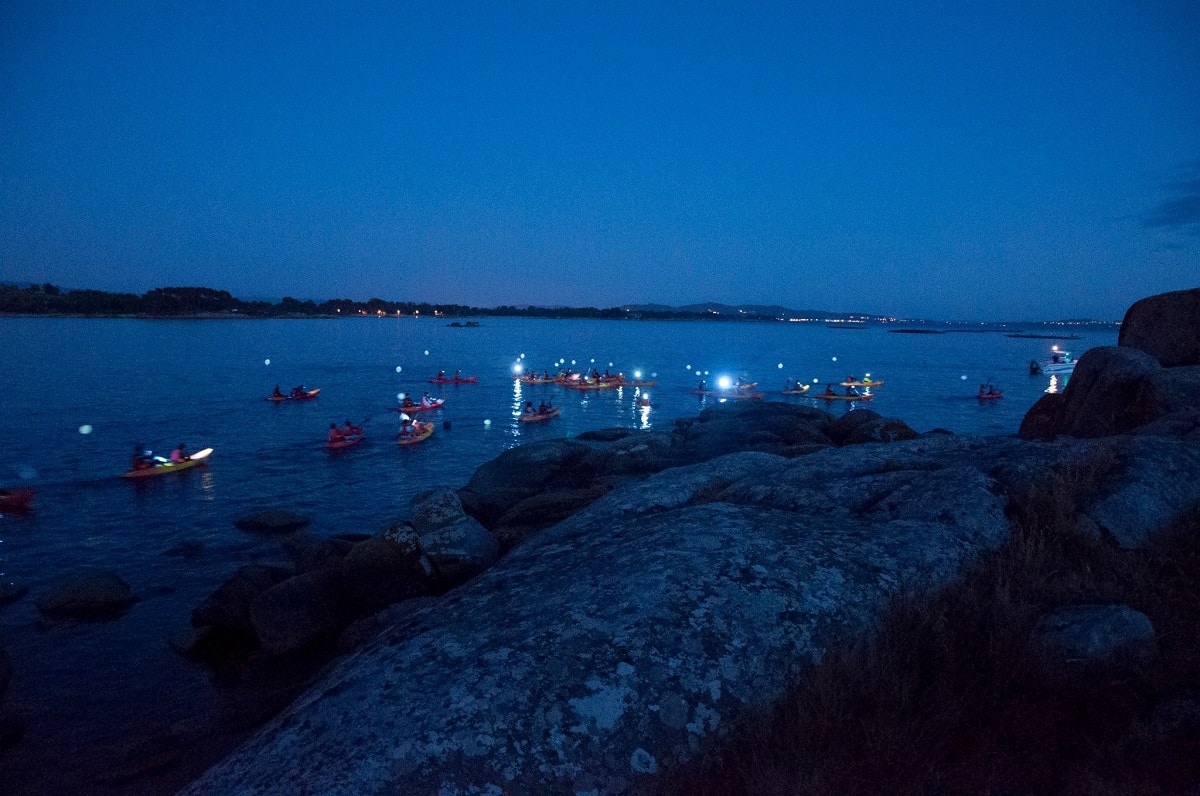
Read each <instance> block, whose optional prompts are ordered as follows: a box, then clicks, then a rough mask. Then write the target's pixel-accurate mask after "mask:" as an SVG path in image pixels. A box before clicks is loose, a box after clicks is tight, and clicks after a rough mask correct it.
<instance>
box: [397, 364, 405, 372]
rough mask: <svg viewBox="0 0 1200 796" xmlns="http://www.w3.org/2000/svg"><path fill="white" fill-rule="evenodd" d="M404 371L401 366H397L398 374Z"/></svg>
mask: <svg viewBox="0 0 1200 796" xmlns="http://www.w3.org/2000/svg"><path fill="white" fill-rule="evenodd" d="M402 370H404V368H402V367H400V366H399V365H397V366H396V372H397V373H399V372H400V371H402Z"/></svg>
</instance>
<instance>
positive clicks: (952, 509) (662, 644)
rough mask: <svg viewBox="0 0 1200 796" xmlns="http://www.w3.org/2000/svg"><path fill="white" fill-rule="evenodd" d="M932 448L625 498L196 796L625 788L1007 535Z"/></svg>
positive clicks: (570, 526) (757, 463)
mask: <svg viewBox="0 0 1200 796" xmlns="http://www.w3.org/2000/svg"><path fill="white" fill-rule="evenodd" d="M931 444H934V445H944V446H946V447H947V448H968V447H970V444H969V443H966V442H964V441H963V440H961V439H958V438H953V437H947V438H941V439H940V440H936V441H934V442H931V443H926V441H923V440H918V441H915V442H913V443H907V444H906V446H901V445H896V446H863V447H862V448H859V449H856V452H855V455H853V456H850V455H844V454H839V453H838V452H836V451H828V452H827V453H828V456H827V455H826V453H821V454H816V455H814V456H809V457H803V458H800V459H791V460H789V459H785V458H782V457H778V456H774V455H770V454H763V453H744V454H736V455H732V456H727V457H722V458H720V459H717V460H714V461H712V462H708V463H705V464H701V465H695V466H692V467H685V468H676V469H672V470H668V471H665V472H663V473H660V474H658V475H656V476H652V477H650V478H649V479H647V480H645V481H643V482H640V483H634V484H629V485H626V486H624V487H620V488H618V489H616V490H614V491H612V492H610V493H609V494H608V495H607V496H605V497H604V498H602V499H601V500H599V501H598V502H597V503H595V504H594V505H592V506H591V507H590V508H588V509H587V510H585V511H583V512H581V513H579V514H576V515H574V516H573V517H571V518H570V519H568V520H566V521H564V522H562V523H560V524H558V525H556V526H555V527H553V528H551V529H549V530H546V531H543V532H542V533H540V534H538V535H537V536H535V537H533V538H531V539H530V540H528V541H527V542H526V543H525V544H524V545H522V546H521V547H520V548H518V549H516V550H514V551H513V552H512V553H510V555H509V556H508V557H507V558H505V559H503V560H502V561H501V562H500V563H499V564H497V565H496V566H494V567H493V568H492V569H491V570H489V571H488V572H486V573H484V574H483V575H481V576H480V577H478V578H476V579H475V580H473V581H471V582H470V583H468V584H465V585H464V586H462V587H460V588H459V589H456V590H455V591H453V592H451V593H450V594H448V595H447V596H445V597H444V598H442V600H441V601H440V602H439V604H438V605H436V606H434V607H432V608H430V609H428V610H426V611H424V612H422V615H421V620H420V624H416V623H415V622H413V623H401V624H400V625H398V626H396V627H395V628H393V629H392V630H390V631H388V632H387V633H385V634H384V635H383V636H382V637H380V638H379V639H377V640H376V641H375V642H373V643H372V644H371V645H370V646H369V647H368V648H366V649H365V650H364V651H362V652H360V653H359V654H358V655H357V656H355V657H352V658H350V659H348V660H347V661H345V662H344V663H343V664H342V665H341V666H339V667H338V668H337V669H336V670H335V671H334V672H333V673H332V674H331V675H330V676H329V677H328V678H327V679H326V681H325V682H324V683H323V684H322V686H321V687H319V688H317V689H315V690H313V691H312V692H310V693H309V694H308V695H307V696H306V697H305V698H303V699H301V700H300V701H299V702H298V703H297V704H296V705H294V706H293V708H292V709H290V710H289V711H288V712H287V713H286V714H284V715H283V716H282V717H280V718H279V719H278V720H276V721H275V722H274V723H273V724H272V725H269V726H268V727H267V728H265V729H264V731H262V732H260V734H259V735H258V736H257V737H256V738H255V739H254V740H253V741H252V742H251V743H249V744H248V745H247V746H245V747H243V749H241V750H240V751H239V752H237V753H236V754H235V755H234V756H232V757H231V758H229V759H228V760H227V761H226V762H225V763H223V764H221V765H220V766H218V767H216V768H215V769H213V770H212V771H210V772H209V774H207V775H206V776H205V777H204V778H203V779H201V780H199V781H197V782H196V783H194V784H193V786H192V787H191V788H190V792H192V793H212V792H238V791H242V790H252V791H254V792H258V793H284V792H293V791H292V789H293V788H294V786H295V783H297V782H305V783H306V786H307V787H308V788H309V789H310V790H311V792H314V793H317V792H332V791H340V792H378V791H380V790H385V791H386V790H391V791H395V792H416V793H420V792H437V791H438V790H439V789H446V788H448V789H450V792H455V791H457V792H485V790H486V789H488V788H489V787H492V788H500V789H503V790H504V791H508V792H546V791H556V792H557V791H565V790H575V791H579V790H584V791H586V790H598V791H599V792H607V793H620V792H622V791H628V790H630V789H631V788H634V787H635V786H636V785H637V783H638V782H639V781H640V780H641V779H642V778H644V777H646V776H650V775H652V774H653V773H656V772H661V771H664V770H667V769H670V768H671V767H673V766H676V765H679V764H680V763H683V762H685V761H687V760H689V759H691V758H693V757H695V756H696V755H698V754H700V753H702V752H703V751H704V750H705V749H706V748H708V746H709V744H711V743H712V741H713V740H714V739H715V738H717V737H720V736H721V735H722V734H723V733H725V732H727V731H728V730H730V729H731V728H732V727H733V726H734V725H735V724H736V723H737V722H738V721H739V720H740V719H743V718H744V717H746V716H747V715H750V714H751V713H752V712H753V711H755V710H758V709H761V708H763V707H765V706H766V705H768V704H770V703H771V701H772V700H774V699H777V698H778V697H779V696H781V695H782V694H783V692H784V690H785V688H786V687H787V685H788V683H789V681H790V679H791V678H792V677H794V676H795V675H797V674H799V673H800V672H801V671H802V670H804V669H805V668H807V667H808V666H810V665H811V664H812V663H814V662H815V661H817V660H819V659H820V657H821V655H822V653H823V651H824V649H825V647H826V646H827V644H828V643H829V642H830V641H832V640H833V639H834V638H836V637H839V636H841V635H844V634H846V633H857V632H858V630H859V629H861V628H863V627H866V626H869V625H870V624H871V623H872V622H873V620H874V619H875V617H877V616H878V614H879V612H880V611H881V609H882V607H883V606H884V604H885V603H886V601H887V599H888V597H890V596H892V595H894V594H896V593H897V592H898V591H900V590H901V589H905V588H910V589H918V590H919V589H922V588H925V587H928V586H930V585H932V584H934V583H938V582H943V581H945V580H947V579H949V578H951V577H952V576H953V575H954V574H955V573H956V572H957V571H958V569H959V567H960V566H961V565H962V564H963V563H964V562H965V561H968V560H970V559H972V558H973V557H974V556H975V555H976V554H977V553H978V552H980V551H981V550H986V549H991V548H994V547H995V546H997V545H998V544H999V543H1000V542H1001V541H1002V540H1003V539H1004V538H1005V536H1006V534H1007V527H1008V526H1007V522H1006V520H1005V518H1004V515H1003V505H1002V501H1001V499H1000V498H999V497H998V496H997V495H995V494H994V493H993V492H992V485H991V482H990V480H989V479H988V478H987V477H986V476H985V475H983V474H982V473H981V472H979V471H978V470H977V469H974V468H971V467H941V466H939V465H938V464H937V463H936V461H935V459H936V458H937V456H938V455H939V454H938V453H937V451H936V450H933V449H926V448H927V446H928V445H931ZM976 447H978V443H976ZM885 448H888V452H887V453H886V454H885V453H883V452H882V450H883V449H885ZM839 455H841V456H842V459H845V460H846V461H842V460H841V459H838V460H837V461H834V460H831V458H830V457H836V456H839ZM909 464H911V465H912V466H913V468H915V469H909ZM935 468H936V469H935ZM847 471H850V472H847ZM830 473H836V474H837V475H830ZM764 478H765V481H764ZM930 479H932V480H930Z"/></svg>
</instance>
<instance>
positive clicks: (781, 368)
mask: <svg viewBox="0 0 1200 796" xmlns="http://www.w3.org/2000/svg"><path fill="white" fill-rule="evenodd" d="M775 367H777V368H779V369H780V370H783V363H782V362H780V363H779V364H778V365H776V366H775Z"/></svg>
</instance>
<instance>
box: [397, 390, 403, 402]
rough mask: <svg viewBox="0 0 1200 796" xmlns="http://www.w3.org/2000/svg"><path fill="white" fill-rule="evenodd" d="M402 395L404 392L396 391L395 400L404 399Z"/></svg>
mask: <svg viewBox="0 0 1200 796" xmlns="http://www.w3.org/2000/svg"><path fill="white" fill-rule="evenodd" d="M404 395H405V393H402V392H398V393H396V400H397V401H403V400H404Z"/></svg>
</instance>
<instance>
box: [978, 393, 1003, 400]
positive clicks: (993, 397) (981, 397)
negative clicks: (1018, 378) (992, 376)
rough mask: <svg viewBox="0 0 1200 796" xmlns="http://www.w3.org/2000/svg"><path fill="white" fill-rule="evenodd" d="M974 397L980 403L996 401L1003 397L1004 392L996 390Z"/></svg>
mask: <svg viewBox="0 0 1200 796" xmlns="http://www.w3.org/2000/svg"><path fill="white" fill-rule="evenodd" d="M975 397H976V398H978V399H979V400H981V401H994V400H996V399H997V398H1003V397H1004V390H997V391H996V392H985V393H982V394H980V395H977V396H975Z"/></svg>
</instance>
